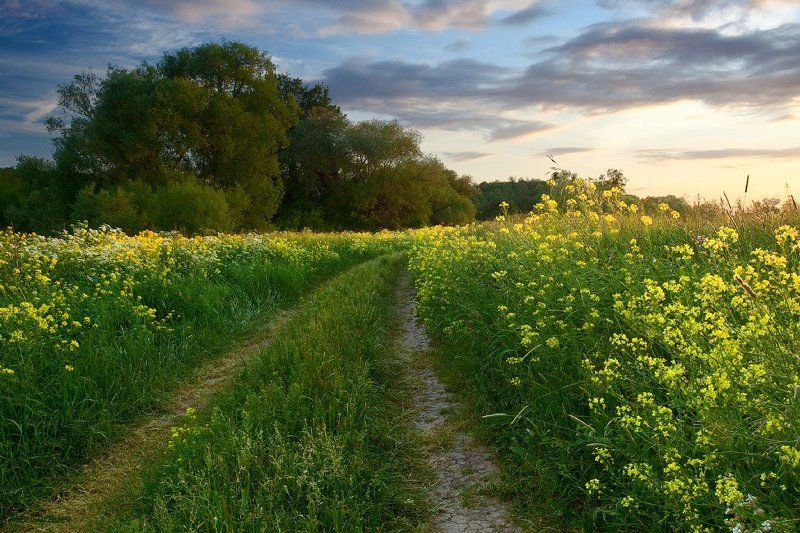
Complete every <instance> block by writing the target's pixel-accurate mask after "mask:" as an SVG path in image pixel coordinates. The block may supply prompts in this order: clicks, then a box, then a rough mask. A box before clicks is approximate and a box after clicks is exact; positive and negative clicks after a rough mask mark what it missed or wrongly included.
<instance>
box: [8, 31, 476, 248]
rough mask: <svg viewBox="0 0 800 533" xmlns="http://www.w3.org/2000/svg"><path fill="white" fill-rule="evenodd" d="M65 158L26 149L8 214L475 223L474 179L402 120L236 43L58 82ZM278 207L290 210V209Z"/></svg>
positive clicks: (24, 220)
mask: <svg viewBox="0 0 800 533" xmlns="http://www.w3.org/2000/svg"><path fill="white" fill-rule="evenodd" d="M58 96H59V110H58V112H57V113H56V114H55V115H53V116H51V117H50V118H48V120H47V125H48V128H49V130H50V131H51V133H52V134H53V135H54V139H53V141H54V153H53V158H52V160H45V159H41V158H31V157H22V158H20V160H19V163H18V165H17V167H16V168H15V169H13V171H12V170H9V171H8V172H7V173H6V174H7V175H6V174H4V175H2V176H0V178H2V180H1V181H2V183H0V185H2V190H0V209H2V217H3V218H4V219H5V222H7V223H9V224H13V225H14V226H16V227H19V228H20V229H33V230H37V231H54V230H57V229H59V228H62V227H64V226H65V225H67V224H69V223H70V222H72V221H77V220H87V221H89V223H91V224H101V223H108V224H112V225H115V226H119V227H122V228H123V229H126V230H129V231H137V230H140V229H144V228H152V229H159V230H172V229H175V230H180V231H184V232H187V233H199V232H204V231H239V230H263V229H266V228H269V227H273V226H274V225H275V224H276V223H277V224H278V225H282V226H285V227H315V228H359V229H378V228H384V227H390V228H402V227H413V226H422V225H426V224H431V223H442V224H460V223H465V222H468V221H470V220H472V219H473V218H474V214H475V210H474V208H473V207H472V203H471V202H470V201H469V197H470V195H471V194H473V193H474V190H473V188H472V187H471V185H470V184H469V180H468V178H462V177H459V176H458V175H457V174H456V173H454V172H453V171H451V170H449V169H447V168H446V167H445V166H444V165H443V164H442V163H441V162H440V161H438V160H437V159H435V158H432V157H429V156H425V155H424V154H423V153H422V150H421V149H420V135H419V133H418V132H416V131H414V130H410V129H407V128H404V127H402V126H401V125H399V124H398V123H397V122H385V121H366V122H355V123H354V122H351V121H349V120H348V119H347V117H346V116H345V115H344V114H343V113H342V111H341V109H340V108H339V107H338V106H336V105H335V104H334V103H333V102H332V100H331V98H330V95H329V92H328V88H327V87H326V86H325V85H322V84H311V85H309V84H306V83H304V82H303V80H301V79H299V78H293V77H291V76H290V75H288V74H279V73H277V72H276V68H275V65H274V64H273V62H272V61H271V59H270V57H269V56H268V55H267V54H266V53H265V52H263V51H261V50H258V49H257V48H253V47H250V46H247V45H245V44H242V43H238V42H228V41H223V42H221V43H206V44H201V45H199V46H196V47H191V48H183V49H180V50H177V51H174V52H170V53H166V54H164V56H163V58H162V59H161V60H160V61H159V62H158V63H157V64H154V65H151V64H147V63H143V64H142V65H141V66H139V67H137V68H133V69H123V68H118V67H113V66H111V67H109V68H108V70H107V71H106V73H105V75H104V76H102V77H101V76H99V75H97V74H95V73H92V72H85V73H81V74H78V75H76V76H75V77H74V79H73V80H72V82H71V83H68V84H66V85H62V86H60V87H59V88H58ZM276 215H277V217H276Z"/></svg>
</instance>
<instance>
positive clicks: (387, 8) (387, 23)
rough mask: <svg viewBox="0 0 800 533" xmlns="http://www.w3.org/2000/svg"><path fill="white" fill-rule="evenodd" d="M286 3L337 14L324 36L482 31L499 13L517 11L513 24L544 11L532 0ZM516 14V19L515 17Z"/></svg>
mask: <svg viewBox="0 0 800 533" xmlns="http://www.w3.org/2000/svg"><path fill="white" fill-rule="evenodd" d="M284 3H285V4H297V5H302V4H305V5H312V6H317V7H324V8H326V9H327V10H328V11H330V12H331V13H334V14H335V16H336V17H337V18H336V19H335V20H334V21H333V22H332V23H331V24H328V25H327V26H325V27H324V28H323V29H322V30H321V31H320V34H321V35H323V36H330V35H338V34H344V33H385V32H389V31H393V30H398V29H404V28H415V29H420V30H425V31H441V30H446V29H454V28H457V29H468V30H481V29H484V28H487V27H489V26H491V25H492V24H494V23H495V22H496V21H495V19H494V16H495V14H497V13H501V12H507V11H509V10H511V11H514V13H512V14H511V15H509V16H508V17H506V18H509V17H511V18H510V20H509V23H510V24H511V23H517V24H522V23H525V22H528V21H530V20H533V19H534V18H537V17H539V16H541V15H543V13H541V14H540V13H539V11H540V10H539V9H538V8H537V7H536V6H535V5H531V4H530V0H488V1H487V0H422V1H417V2H411V1H408V0H386V1H377V0H354V1H350V2H343V1H339V0H293V1H290V0H284ZM515 17H516V18H515Z"/></svg>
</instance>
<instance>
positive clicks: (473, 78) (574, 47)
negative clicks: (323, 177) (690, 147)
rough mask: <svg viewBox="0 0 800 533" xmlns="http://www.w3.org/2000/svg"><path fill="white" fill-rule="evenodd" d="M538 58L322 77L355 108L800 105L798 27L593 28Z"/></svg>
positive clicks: (589, 109) (370, 67)
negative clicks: (513, 64)
mask: <svg viewBox="0 0 800 533" xmlns="http://www.w3.org/2000/svg"><path fill="white" fill-rule="evenodd" d="M539 58H540V59H539V61H536V62H534V63H531V64H530V65H528V66H527V67H523V68H520V69H514V68H510V67H505V66H502V65H498V64H494V63H489V62H485V61H476V60H472V59H458V60H449V61H443V62H441V63H438V64H428V63H412V62H407V61H399V60H395V61H377V62H372V61H368V60H360V59H354V60H350V61H347V62H345V63H343V64H341V65H339V66H337V67H334V68H331V69H328V70H326V71H325V73H324V76H325V81H327V82H328V84H329V85H330V87H331V91H332V94H333V95H334V97H335V98H336V99H337V100H339V101H341V102H342V103H343V104H345V105H348V104H349V105H351V106H354V107H355V108H365V109H367V108H369V107H370V104H369V102H370V101H372V100H383V101H384V102H385V101H386V100H394V101H395V103H396V104H397V105H398V106H402V104H403V102H404V101H406V102H407V101H409V100H415V101H417V103H418V101H419V100H425V101H427V102H428V103H429V104H431V105H432V106H434V107H436V105H437V104H439V103H442V102H447V101H453V100H454V99H455V100H459V101H460V102H461V103H462V104H463V105H469V106H471V107H472V108H473V109H486V108H490V109H494V110H500V111H503V110H505V111H508V110H520V109H525V108H531V107H539V108H552V109H562V108H567V109H573V110H579V111H583V112H585V113H604V112H613V111H619V110H624V109H631V108H635V107H641V106H649V105H654V104H666V103H672V102H677V101H684V100H690V101H697V102H703V103H705V104H708V105H710V106H715V107H739V108H752V109H756V110H758V109H770V110H771V111H776V110H780V109H785V108H789V107H790V106H791V105H792V103H793V102H794V101H796V99H797V98H798V97H800V24H786V25H783V26H781V27H779V28H774V29H769V30H755V31H751V32H749V33H746V34H742V35H724V34H722V33H721V32H720V31H717V30H710V29H696V28H692V29H685V28H658V27H654V26H650V25H647V24H643V23H641V22H638V23H616V24H598V25H594V26H590V27H588V28H587V29H585V30H584V31H583V32H582V33H580V34H579V35H577V36H576V37H574V38H572V39H570V40H568V41H566V42H564V43H563V44H560V45H558V46H552V47H549V48H547V49H546V50H545V51H544V53H543V54H540V56H539ZM500 135H502V132H501V133H500Z"/></svg>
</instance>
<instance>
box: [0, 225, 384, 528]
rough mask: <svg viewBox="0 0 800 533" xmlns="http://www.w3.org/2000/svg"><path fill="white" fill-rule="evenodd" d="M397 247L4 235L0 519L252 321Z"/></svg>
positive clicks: (353, 239) (292, 240)
mask: <svg viewBox="0 0 800 533" xmlns="http://www.w3.org/2000/svg"><path fill="white" fill-rule="evenodd" d="M392 246H393V245H392V244H391V243H388V242H384V241H381V240H380V239H377V238H372V237H369V236H348V235H342V236H313V235H304V234H294V235H281V236H276V237H274V238H273V237H261V236H231V237H213V238H196V239H183V238H180V237H177V236H171V237H166V238H165V237H160V236H156V235H143V236H140V237H126V236H124V235H123V234H120V233H116V232H110V233H109V232H92V231H86V230H83V232H81V231H78V232H76V233H75V234H71V235H66V236H64V237H62V238H58V239H45V238H41V237H38V236H35V235H19V234H13V233H10V232H7V233H5V234H4V235H3V236H2V238H0V259H2V261H0V307H2V306H5V307H2V310H0V312H1V313H2V315H3V316H2V320H0V369H7V370H4V371H3V373H0V521H2V520H3V519H6V518H8V517H9V516H11V515H12V514H14V513H15V512H18V511H20V510H22V509H24V508H25V506H27V505H28V504H29V503H30V502H31V501H32V500H33V499H35V498H38V497H46V496H47V495H48V494H49V493H50V492H51V491H52V490H53V489H54V488H57V487H58V486H59V485H63V484H65V483H68V482H69V479H70V476H71V474H72V473H73V472H74V471H75V469H76V467H77V466H78V465H80V464H82V463H83V462H85V461H87V460H88V459H89V458H90V457H92V455H94V454H95V453H96V452H98V451H99V450H100V449H101V448H103V447H104V446H106V445H107V444H108V443H109V442H110V441H112V440H113V439H114V438H115V437H116V436H118V435H119V434H120V433H121V432H123V431H124V428H125V427H126V425H127V424H129V423H130V422H131V421H133V420H135V419H136V418H137V417H140V416H142V415H143V414H144V413H147V412H151V411H152V410H153V409H157V408H158V405H159V404H160V402H161V401H162V399H163V398H164V397H165V395H168V394H169V391H170V389H171V388H172V387H173V386H174V385H175V384H176V383H177V382H178V381H180V380H181V379H182V378H184V377H185V376H187V375H188V373H189V372H190V371H191V369H192V368H193V367H195V366H196V365H197V364H198V363H199V362H200V361H202V360H203V359H206V358H208V357H211V356H213V355H215V354H219V353H220V352H221V351H222V350H224V349H225V348H226V347H228V346H230V345H231V343H232V342H234V341H235V340H236V339H237V338H240V337H241V336H242V334H243V333H244V332H246V331H247V330H248V329H249V328H251V327H253V326H254V324H255V323H256V322H257V321H259V320H268V319H269V317H270V316H271V315H272V314H273V313H274V312H275V310H276V309H278V308H280V307H286V306H288V305H290V304H291V303H293V302H294V301H296V300H297V298H298V297H299V296H300V295H302V294H303V293H305V292H307V291H308V290H309V289H310V288H311V287H313V286H315V285H316V284H318V283H319V282H320V281H322V280H324V279H326V278H328V277H330V276H332V275H334V274H336V273H338V272H340V271H342V270H343V269H346V268H348V267H350V266H352V265H354V264H356V263H358V262H361V261H363V260H365V259H368V258H370V257H374V256H375V255H377V254H379V253H383V252H384V251H386V250H387V249H388V248H391V247H392ZM26 305H27V306H28V307H25V306H26ZM72 322H75V325H73V324H72ZM15 336H16V337H15ZM14 339H16V340H14ZM12 372H13V373H12Z"/></svg>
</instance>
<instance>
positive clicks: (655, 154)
mask: <svg viewBox="0 0 800 533" xmlns="http://www.w3.org/2000/svg"><path fill="white" fill-rule="evenodd" d="M637 155H638V156H639V157H640V158H641V159H648V160H657V161H667V160H676V159H683V160H701V159H756V158H758V159H793V158H796V157H798V156H800V146H796V147H793V148H722V149H715V150H640V151H639V152H638V154H637Z"/></svg>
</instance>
